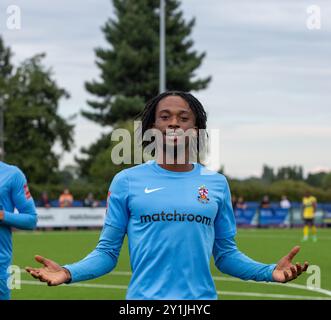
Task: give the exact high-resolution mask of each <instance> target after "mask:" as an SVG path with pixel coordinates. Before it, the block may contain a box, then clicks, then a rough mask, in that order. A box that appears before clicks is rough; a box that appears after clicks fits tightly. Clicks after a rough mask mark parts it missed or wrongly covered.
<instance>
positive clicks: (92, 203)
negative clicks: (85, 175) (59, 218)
mask: <svg viewBox="0 0 331 320" xmlns="http://www.w3.org/2000/svg"><path fill="white" fill-rule="evenodd" d="M98 205H99V202H98V201H96V200H95V199H94V196H93V193H91V192H90V193H89V194H88V195H87V197H86V198H85V199H84V207H91V208H95V207H97V206H98Z"/></svg>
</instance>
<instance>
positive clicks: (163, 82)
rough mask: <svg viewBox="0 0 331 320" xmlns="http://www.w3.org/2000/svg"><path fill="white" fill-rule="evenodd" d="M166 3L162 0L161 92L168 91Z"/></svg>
mask: <svg viewBox="0 0 331 320" xmlns="http://www.w3.org/2000/svg"><path fill="white" fill-rule="evenodd" d="M165 11H166V4H165V0H160V88H159V91H160V93H162V92H165V91H166V53H165V47H166V30H165V29H166V19H165V17H166V12H165Z"/></svg>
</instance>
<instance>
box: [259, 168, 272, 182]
mask: <svg viewBox="0 0 331 320" xmlns="http://www.w3.org/2000/svg"><path fill="white" fill-rule="evenodd" d="M262 170H263V171H262V177H261V179H262V180H263V181H264V182H266V183H271V182H273V181H274V180H275V174H274V169H273V168H271V167H268V166H267V165H263V169H262Z"/></svg>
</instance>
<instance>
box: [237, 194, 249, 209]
mask: <svg viewBox="0 0 331 320" xmlns="http://www.w3.org/2000/svg"><path fill="white" fill-rule="evenodd" d="M237 209H243V210H246V209H247V204H246V202H245V200H244V198H243V197H239V198H238V201H237Z"/></svg>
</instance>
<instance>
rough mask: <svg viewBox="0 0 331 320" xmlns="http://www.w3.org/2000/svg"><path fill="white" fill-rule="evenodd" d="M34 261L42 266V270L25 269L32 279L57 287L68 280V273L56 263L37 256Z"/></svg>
mask: <svg viewBox="0 0 331 320" xmlns="http://www.w3.org/2000/svg"><path fill="white" fill-rule="evenodd" d="M35 259H36V261H37V262H39V263H41V264H43V267H42V268H31V267H26V268H25V270H26V271H27V272H29V273H30V274H31V275H32V276H33V277H34V278H36V279H39V280H40V281H42V282H47V284H48V285H49V286H57V285H59V284H62V283H65V282H67V281H69V280H70V274H69V272H68V271H67V270H66V269H64V268H62V267H61V266H60V265H59V264H57V263H56V262H54V261H52V260H50V259H46V258H44V257H42V256H38V255H37V256H35Z"/></svg>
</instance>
